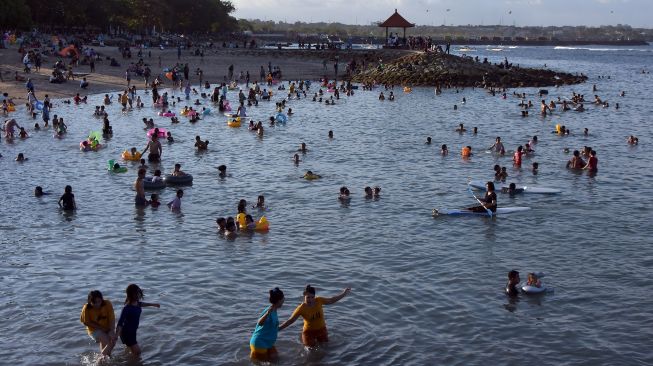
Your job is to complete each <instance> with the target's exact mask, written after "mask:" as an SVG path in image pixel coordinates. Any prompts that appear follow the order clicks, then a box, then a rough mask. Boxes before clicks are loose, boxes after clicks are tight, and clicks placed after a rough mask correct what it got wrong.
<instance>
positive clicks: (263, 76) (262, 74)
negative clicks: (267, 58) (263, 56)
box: [258, 65, 265, 82]
mask: <svg viewBox="0 0 653 366" xmlns="http://www.w3.org/2000/svg"><path fill="white" fill-rule="evenodd" d="M258 75H259V78H260V79H261V80H260V82H263V81H264V80H265V69H264V68H263V65H261V71H259V74H258Z"/></svg>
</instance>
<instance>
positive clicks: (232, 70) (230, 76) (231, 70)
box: [228, 64, 234, 81]
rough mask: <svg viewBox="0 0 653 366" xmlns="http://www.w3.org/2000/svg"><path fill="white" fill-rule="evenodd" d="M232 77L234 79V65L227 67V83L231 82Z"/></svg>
mask: <svg viewBox="0 0 653 366" xmlns="http://www.w3.org/2000/svg"><path fill="white" fill-rule="evenodd" d="M233 77H234V65H233V64H231V65H229V77H228V79H229V81H231V79H233Z"/></svg>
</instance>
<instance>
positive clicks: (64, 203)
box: [57, 185, 77, 211]
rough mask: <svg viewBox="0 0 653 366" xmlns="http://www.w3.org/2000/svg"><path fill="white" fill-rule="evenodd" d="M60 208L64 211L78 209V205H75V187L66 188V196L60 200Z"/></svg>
mask: <svg viewBox="0 0 653 366" xmlns="http://www.w3.org/2000/svg"><path fill="white" fill-rule="evenodd" d="M57 204H59V207H61V208H62V209H64V211H73V210H76V209H77V203H75V195H74V194H73V187H71V186H69V185H68V186H66V188H64V194H63V195H62V196H61V198H59V202H57Z"/></svg>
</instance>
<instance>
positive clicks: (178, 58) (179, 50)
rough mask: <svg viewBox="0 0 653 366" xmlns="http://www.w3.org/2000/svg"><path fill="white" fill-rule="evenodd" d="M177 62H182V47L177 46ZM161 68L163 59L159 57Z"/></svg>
mask: <svg viewBox="0 0 653 366" xmlns="http://www.w3.org/2000/svg"><path fill="white" fill-rule="evenodd" d="M177 60H181V45H177ZM159 66H161V57H159Z"/></svg>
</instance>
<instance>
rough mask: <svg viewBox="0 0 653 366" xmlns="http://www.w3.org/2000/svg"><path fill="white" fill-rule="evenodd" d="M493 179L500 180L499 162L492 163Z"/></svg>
mask: <svg viewBox="0 0 653 366" xmlns="http://www.w3.org/2000/svg"><path fill="white" fill-rule="evenodd" d="M493 169H494V180H501V178H500V177H501V166H500V165H499V164H494V168H493Z"/></svg>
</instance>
